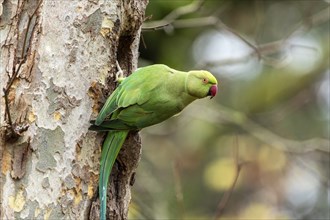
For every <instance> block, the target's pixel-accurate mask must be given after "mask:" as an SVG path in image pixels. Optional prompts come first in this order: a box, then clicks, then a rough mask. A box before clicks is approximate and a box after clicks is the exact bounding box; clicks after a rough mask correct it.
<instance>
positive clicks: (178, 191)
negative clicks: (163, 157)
mask: <svg viewBox="0 0 330 220" xmlns="http://www.w3.org/2000/svg"><path fill="white" fill-rule="evenodd" d="M173 177H174V186H175V198H176V201H177V204H178V209H179V213H180V219H184V216H185V209H184V201H183V193H182V184H181V176H180V169H179V163H178V161H175V162H174V164H173Z"/></svg>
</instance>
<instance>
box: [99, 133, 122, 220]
mask: <svg viewBox="0 0 330 220" xmlns="http://www.w3.org/2000/svg"><path fill="white" fill-rule="evenodd" d="M127 134H128V131H110V132H108V135H107V138H106V139H105V141H104V144H103V148H102V155H101V168H100V180H99V196H100V219H101V220H105V219H106V208H107V186H108V182H109V176H110V173H111V170H112V166H113V164H114V163H115V160H116V158H117V155H118V153H119V151H120V149H121V147H122V145H123V143H124V141H125V139H126V137H127Z"/></svg>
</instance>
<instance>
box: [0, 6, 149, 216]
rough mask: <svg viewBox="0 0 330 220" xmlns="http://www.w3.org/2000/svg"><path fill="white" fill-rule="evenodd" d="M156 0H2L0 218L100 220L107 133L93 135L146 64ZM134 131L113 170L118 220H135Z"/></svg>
mask: <svg viewBox="0 0 330 220" xmlns="http://www.w3.org/2000/svg"><path fill="white" fill-rule="evenodd" d="M146 5H147V0H142V1H141V0H124V1H123V0H111V1H102V0H89V1H79V0H72V1H67V0H47V1H46V0H41V1H35V0H30V1H28V0H20V1H17V0H0V15H1V20H0V34H1V36H0V42H1V63H0V70H1V71H0V74H1V80H0V87H1V97H2V99H1V102H0V106H1V112H0V117H1V118H0V122H1V130H0V138H1V139H0V143H1V151H0V157H1V187H0V190H1V200H0V201H1V216H0V218H1V219H40V218H43V219H88V218H90V219H97V218H99V202H98V189H97V187H98V177H99V160H100V150H101V145H102V141H103V139H104V134H97V133H95V132H90V131H88V127H89V120H90V119H91V118H95V117H96V115H97V113H98V111H99V109H100V108H101V107H102V103H104V101H105V98H106V97H107V96H108V95H109V94H110V93H111V92H112V91H113V89H114V88H115V86H116V85H115V83H114V80H113V76H114V74H115V73H116V72H117V68H116V65H115V64H116V60H118V62H119V64H120V66H121V68H122V69H123V70H124V73H125V74H130V73H131V72H132V71H133V70H134V69H135V68H136V67H137V57H138V44H139V37H140V28H141V24H142V22H143V20H144V11H145V8H146ZM140 152H141V145H140V140H139V136H138V134H136V133H134V134H130V135H129V138H128V140H127V141H126V142H125V144H124V147H123V149H122V150H121V152H120V155H119V157H118V162H117V163H116V164H115V166H114V168H113V172H112V174H111V179H110V185H109V191H108V209H107V210H108V213H107V216H108V217H110V218H111V219H127V213H128V206H129V202H130V197H131V196H130V185H131V184H132V183H133V179H134V178H133V177H134V170H135V169H136V167H137V163H138V161H139V158H140Z"/></svg>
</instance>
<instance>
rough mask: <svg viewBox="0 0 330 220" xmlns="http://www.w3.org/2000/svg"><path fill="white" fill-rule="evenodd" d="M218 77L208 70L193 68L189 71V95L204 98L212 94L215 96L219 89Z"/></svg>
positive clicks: (187, 84)
mask: <svg viewBox="0 0 330 220" xmlns="http://www.w3.org/2000/svg"><path fill="white" fill-rule="evenodd" d="M217 84H218V82H217V79H216V78H215V77H214V76H213V75H212V74H211V73H210V72H208V71H205V70H192V71H190V72H188V77H187V82H186V89H187V91H188V93H189V95H191V96H194V97H197V98H204V97H206V96H211V98H213V97H214V96H215V95H216V94H217V91H218V86H217Z"/></svg>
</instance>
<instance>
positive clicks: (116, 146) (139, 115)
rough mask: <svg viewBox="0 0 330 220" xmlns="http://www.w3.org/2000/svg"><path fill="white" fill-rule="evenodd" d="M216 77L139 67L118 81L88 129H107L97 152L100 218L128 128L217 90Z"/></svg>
mask: <svg viewBox="0 0 330 220" xmlns="http://www.w3.org/2000/svg"><path fill="white" fill-rule="evenodd" d="M217 90H218V87H217V80H216V78H215V77H214V76H213V75H212V74H211V73H209V72H207V71H203V70H200V71H189V72H182V71H178V70H174V69H171V68H169V67H168V66H166V65H162V64H155V65H151V66H147V67H143V68H140V69H138V70H136V71H135V72H134V73H132V74H131V75H130V76H129V77H127V78H124V79H122V80H121V82H120V84H119V86H118V87H117V89H116V90H115V91H114V92H113V93H112V94H111V95H110V97H109V98H108V99H107V101H106V103H105V104H104V106H103V108H102V109H101V111H100V113H99V115H98V117H97V118H96V120H95V121H92V123H93V125H92V126H91V127H90V130H97V131H108V135H107V137H106V139H105V141H104V144H103V147H102V153H101V168H100V179H99V196H100V218H101V219H105V216H106V197H107V196H106V194H107V185H108V180H109V176H110V173H111V169H112V166H113V164H114V162H115V160H116V158H117V155H118V153H119V151H120V148H121V146H122V145H123V143H124V141H125V139H126V137H127V134H128V132H129V131H130V130H140V129H142V128H145V127H148V126H151V125H154V124H157V123H160V122H162V121H164V120H166V119H168V118H170V117H172V116H173V115H176V114H178V113H179V112H181V111H182V110H183V109H184V108H185V107H186V106H187V105H189V104H190V103H191V102H192V101H194V100H196V99H200V98H204V97H207V96H211V98H212V97H214V96H215V95H216V93H217Z"/></svg>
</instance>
